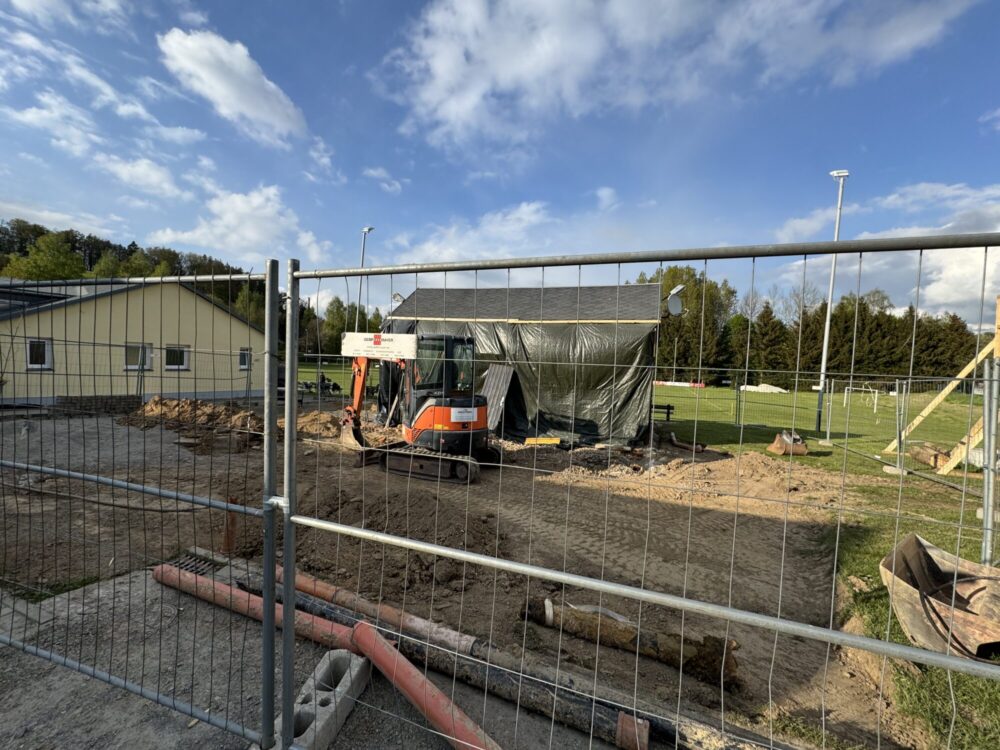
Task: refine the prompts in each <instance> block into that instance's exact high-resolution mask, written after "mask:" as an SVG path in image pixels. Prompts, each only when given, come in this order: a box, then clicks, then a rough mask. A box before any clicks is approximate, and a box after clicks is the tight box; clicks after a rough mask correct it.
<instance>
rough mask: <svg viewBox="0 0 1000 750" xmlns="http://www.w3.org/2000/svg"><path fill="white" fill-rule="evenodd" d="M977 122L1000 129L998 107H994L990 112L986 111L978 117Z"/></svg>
mask: <svg viewBox="0 0 1000 750" xmlns="http://www.w3.org/2000/svg"><path fill="white" fill-rule="evenodd" d="M979 122H981V123H983V124H984V125H989V126H990V127H991V128H993V129H994V130H998V131H1000V109H994V110H993V111H992V112H987V113H986V114H985V115H983V116H982V117H980V118H979Z"/></svg>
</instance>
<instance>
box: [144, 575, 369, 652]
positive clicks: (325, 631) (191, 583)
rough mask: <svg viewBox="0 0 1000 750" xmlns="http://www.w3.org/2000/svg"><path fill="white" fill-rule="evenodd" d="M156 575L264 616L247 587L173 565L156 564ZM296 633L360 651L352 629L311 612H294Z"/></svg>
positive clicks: (216, 601) (277, 612)
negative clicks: (220, 580) (242, 588)
mask: <svg viewBox="0 0 1000 750" xmlns="http://www.w3.org/2000/svg"><path fill="white" fill-rule="evenodd" d="M153 578H154V579H155V580H157V581H159V582H160V583H162V584H163V585H164V586H169V587H170V588H174V589H177V590H178V591H183V592H184V593H185V594H190V595H191V596H196V597H198V598H199V599H204V600H205V601H206V602H211V603H212V604H216V605H218V606H220V607H225V608H226V609H230V610H232V611H233V612H239V613H240V614H242V615H246V616H247V617H252V618H253V619H255V620H263V618H264V600H263V599H261V598H260V597H259V596H254V595H253V594H250V593H248V592H246V591H241V590H240V589H238V588H235V587H233V586H229V585H227V584H225V583H220V582H219V581H216V580H213V579H211V578H206V577H205V576H199V575H195V574H194V573H190V572H188V571H186V570H181V569H180V568H178V567H176V566H174V565H167V564H163V565H157V566H156V567H155V568H153ZM281 613H282V607H281V605H280V604H275V605H274V621H275V623H276V624H277V626H278V627H279V628H280V627H281ZM295 634H296V635H298V636H300V637H302V638H307V639H309V640H311V641H314V642H316V643H319V644H321V645H323V646H326V647H327V648H331V649H337V648H343V649H347V650H348V651H353V652H354V653H359V652H358V648H357V647H356V646H355V645H354V643H353V641H352V640H351V629H350V628H348V627H344V626H343V625H338V624H337V623H335V622H330V621H329V620H324V619H323V618H322V617H316V616H315V615H311V614H309V613H308V612H299V611H296V612H295Z"/></svg>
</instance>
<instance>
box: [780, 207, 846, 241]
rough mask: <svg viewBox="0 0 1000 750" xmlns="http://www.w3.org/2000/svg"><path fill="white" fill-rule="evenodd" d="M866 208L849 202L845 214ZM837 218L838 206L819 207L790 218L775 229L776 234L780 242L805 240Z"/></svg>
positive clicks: (813, 237) (830, 224)
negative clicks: (803, 214) (805, 213)
mask: <svg viewBox="0 0 1000 750" xmlns="http://www.w3.org/2000/svg"><path fill="white" fill-rule="evenodd" d="M865 210H866V209H864V208H862V207H861V206H860V205H859V204H857V203H848V204H847V205H846V206H844V208H843V215H844V216H850V215H851V214H856V213H860V212H862V211H865ZM836 218H837V207H836V206H827V207H826V208H817V209H815V210H814V211H811V212H810V213H809V214H808V215H806V216H800V217H796V218H792V219H788V220H787V221H786V222H785V223H784V224H782V225H781V226H780V227H779V228H778V229H777V230H776V231H775V233H774V235H775V237H776V238H777V240H778V242H803V241H805V240H810V239H815V238H816V235H817V234H819V232H820V230H822V229H824V228H826V227H828V226H833V223H834V221H836ZM830 239H832V237H831V238H830Z"/></svg>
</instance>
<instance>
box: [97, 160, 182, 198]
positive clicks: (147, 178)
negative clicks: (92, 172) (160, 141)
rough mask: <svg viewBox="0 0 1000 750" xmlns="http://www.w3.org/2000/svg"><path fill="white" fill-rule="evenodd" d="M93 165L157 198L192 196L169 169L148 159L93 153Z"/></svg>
mask: <svg viewBox="0 0 1000 750" xmlns="http://www.w3.org/2000/svg"><path fill="white" fill-rule="evenodd" d="M94 165H95V166H96V167H98V168H99V169H101V170H102V171H104V172H107V173H108V174H110V175H111V176H113V177H115V178H116V179H118V180H119V181H120V182H122V183H124V184H125V185H128V186H129V187H131V188H134V189H136V190H138V191H140V192H143V193H147V194H149V195H155V196H157V197H158V198H179V199H182V200H190V199H191V198H192V197H193V196H192V194H191V193H190V192H189V191H187V190H182V189H181V188H179V187H178V186H177V183H176V182H174V176H173V175H172V174H171V172H170V170H169V169H167V168H166V167H164V166H163V165H162V164H157V163H156V162H154V161H151V160H150V159H145V158H141V159H134V160H131V161H129V160H127V159H122V158H120V157H118V156H114V155H112V154H101V153H99V154H95V155H94Z"/></svg>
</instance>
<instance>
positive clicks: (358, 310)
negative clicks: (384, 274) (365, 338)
mask: <svg viewBox="0 0 1000 750" xmlns="http://www.w3.org/2000/svg"><path fill="white" fill-rule="evenodd" d="M374 231H375V227H365V228H364V229H362V230H361V265H360V266H358V268H364V267H365V240H367V239H368V233H369V232H374ZM364 278H365V277H364V276H358V305H357V307H355V308H354V332H355V333H357V332H358V323H359V321H360V320H361V282H362V281H364ZM348 302H350V301H348Z"/></svg>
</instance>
